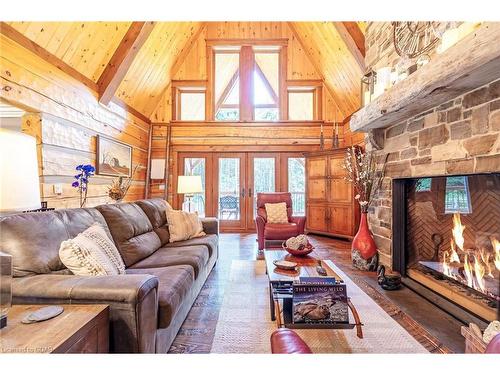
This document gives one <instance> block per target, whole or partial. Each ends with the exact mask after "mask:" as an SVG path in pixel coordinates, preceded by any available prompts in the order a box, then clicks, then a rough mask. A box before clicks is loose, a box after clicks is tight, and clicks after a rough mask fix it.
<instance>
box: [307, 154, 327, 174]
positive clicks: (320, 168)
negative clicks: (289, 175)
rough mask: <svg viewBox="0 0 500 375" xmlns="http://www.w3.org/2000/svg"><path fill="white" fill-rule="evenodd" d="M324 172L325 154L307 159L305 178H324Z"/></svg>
mask: <svg viewBox="0 0 500 375" xmlns="http://www.w3.org/2000/svg"><path fill="white" fill-rule="evenodd" d="M326 172H327V157H326V156H316V157H311V158H308V159H307V178H325V177H326Z"/></svg>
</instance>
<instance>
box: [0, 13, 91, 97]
mask: <svg viewBox="0 0 500 375" xmlns="http://www.w3.org/2000/svg"><path fill="white" fill-rule="evenodd" d="M0 33H1V34H3V35H5V36H6V37H7V38H9V39H11V40H13V41H14V42H16V43H17V44H19V45H21V46H22V47H24V48H26V49H27V50H28V51H30V52H31V53H33V54H35V55H37V56H38V57H40V58H41V59H43V60H45V61H47V62H48V63H50V64H52V65H54V66H55V67H56V68H58V69H59V70H61V71H63V72H64V73H66V74H67V75H69V76H71V77H73V78H74V79H76V80H77V81H79V82H81V83H83V84H84V85H85V86H87V87H88V88H89V89H91V90H93V91H97V85H96V84H95V82H94V81H92V80H91V79H90V78H88V77H86V76H84V75H83V74H82V73H80V72H79V71H77V70H76V69H75V68H73V67H72V66H70V65H69V64H67V63H65V62H64V61H63V60H61V59H60V58H59V57H57V56H56V55H53V54H52V53H50V52H49V51H47V50H46V49H44V48H43V47H42V46H40V45H39V44H37V43H35V42H33V41H32V40H31V39H29V38H27V37H26V36H24V35H23V34H22V33H20V32H19V31H17V30H16V29H15V28H13V27H12V26H10V25H9V24H7V23H5V22H0Z"/></svg>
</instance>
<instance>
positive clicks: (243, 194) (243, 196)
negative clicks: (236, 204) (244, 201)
mask: <svg viewBox="0 0 500 375" xmlns="http://www.w3.org/2000/svg"><path fill="white" fill-rule="evenodd" d="M241 197H242V198H245V188H243V189H241Z"/></svg>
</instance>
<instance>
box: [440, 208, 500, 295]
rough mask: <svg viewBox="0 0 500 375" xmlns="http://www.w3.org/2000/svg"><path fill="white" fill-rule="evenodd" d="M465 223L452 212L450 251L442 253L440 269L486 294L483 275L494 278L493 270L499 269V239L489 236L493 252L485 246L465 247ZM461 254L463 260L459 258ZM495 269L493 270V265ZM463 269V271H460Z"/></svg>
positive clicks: (486, 289)
mask: <svg viewBox="0 0 500 375" xmlns="http://www.w3.org/2000/svg"><path fill="white" fill-rule="evenodd" d="M464 230H465V225H462V221H461V218H460V214H459V213H454V214H453V228H452V237H453V238H452V239H451V241H450V248H451V251H449V252H448V251H445V252H444V253H443V262H442V264H441V265H442V270H443V273H444V274H445V275H446V276H448V277H450V278H453V279H455V280H458V281H460V282H462V283H464V284H466V285H467V286H468V287H470V288H473V289H476V290H479V291H481V292H482V293H485V294H487V293H488V288H487V282H486V279H485V277H488V278H494V276H493V272H498V271H500V241H499V240H498V239H496V238H494V237H490V241H491V245H492V246H493V253H491V252H488V251H487V250H486V249H485V248H481V249H465V248H464V245H465V240H464V236H463V234H464ZM460 255H462V256H463V262H462V261H461V260H460ZM493 265H494V267H495V268H496V271H494V269H495V268H494V267H493ZM462 270H463V272H462Z"/></svg>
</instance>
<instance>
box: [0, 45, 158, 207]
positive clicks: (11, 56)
mask: <svg viewBox="0 0 500 375" xmlns="http://www.w3.org/2000/svg"><path fill="white" fill-rule="evenodd" d="M0 45H1V48H0V77H1V86H0V98H2V99H4V100H6V101H8V102H10V103H11V104H13V105H16V106H18V107H21V108H23V109H26V110H27V111H28V112H29V114H28V115H26V116H25V117H24V122H23V130H24V131H25V132H27V133H29V134H32V135H34V136H36V138H37V143H38V145H39V146H38V147H39V165H40V183H41V192H42V197H41V198H42V200H46V201H48V206H49V207H56V208H63V207H78V206H79V199H78V193H77V191H76V189H74V188H72V187H71V183H72V181H73V175H74V174H75V171H74V168H75V167H76V165H78V164H82V163H91V164H92V165H95V163H96V160H95V159H96V135H97V134H99V135H102V136H106V137H109V138H113V139H117V140H119V141H121V142H124V143H127V144H129V145H131V146H132V147H133V165H136V164H141V166H142V167H141V168H140V169H139V170H138V173H137V175H136V176H135V178H134V183H133V186H132V187H131V188H130V190H129V193H128V194H127V197H126V200H135V199H142V198H143V197H144V194H145V180H146V165H147V149H148V139H149V127H150V125H149V123H148V122H147V121H145V120H144V119H140V118H137V117H135V116H133V115H131V114H130V113H128V112H127V111H126V110H124V109H123V108H121V107H120V106H118V105H116V104H114V103H110V104H109V105H108V106H104V105H101V104H99V102H98V100H97V94H96V92H95V91H94V90H92V89H90V88H89V87H88V86H86V85H85V84H83V83H82V82H81V81H79V80H78V79H76V78H74V77H73V76H70V75H69V74H66V73H64V72H62V71H61V70H60V69H57V68H56V67H55V66H54V65H52V64H51V63H49V62H47V61H46V60H44V59H42V58H40V57H39V56H37V55H36V54H34V53H32V52H30V51H28V50H27V49H25V48H23V47H21V46H20V45H19V44H17V43H15V42H13V41H12V40H11V39H9V38H7V37H5V36H4V35H0ZM75 53H76V52H75ZM100 53H102V51H100ZM85 66H87V65H85ZM87 74H89V75H91V76H93V75H94V74H95V72H94V71H90V70H89V71H88V73H87ZM110 182H111V178H110V177H104V176H95V177H93V178H92V183H91V185H90V188H89V199H88V204H87V206H89V207H90V206H95V205H98V204H102V203H105V202H108V201H110V199H109V198H108V197H107V186H108V185H109V183H110ZM53 184H62V187H63V193H62V194H61V195H56V194H54V190H53Z"/></svg>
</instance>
